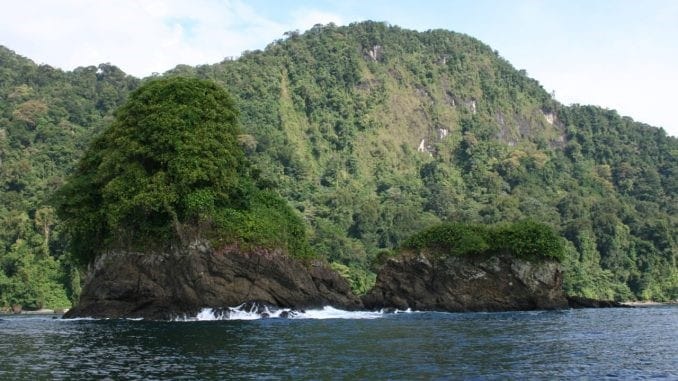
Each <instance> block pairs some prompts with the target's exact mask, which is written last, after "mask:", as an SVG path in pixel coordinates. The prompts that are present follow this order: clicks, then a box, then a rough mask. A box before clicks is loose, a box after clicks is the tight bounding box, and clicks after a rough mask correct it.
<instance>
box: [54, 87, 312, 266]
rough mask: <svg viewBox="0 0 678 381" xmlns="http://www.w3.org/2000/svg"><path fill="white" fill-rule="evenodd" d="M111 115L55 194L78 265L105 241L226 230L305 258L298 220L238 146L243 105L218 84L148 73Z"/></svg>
mask: <svg viewBox="0 0 678 381" xmlns="http://www.w3.org/2000/svg"><path fill="white" fill-rule="evenodd" d="M115 116H116V119H115V121H114V122H113V124H112V125H111V127H110V128H108V129H107V130H106V131H104V133H103V134H102V135H101V136H100V137H98V138H97V139H96V140H95V141H94V143H93V144H92V146H91V148H90V149H89V150H88V151H87V152H86V153H85V156H84V157H83V159H82V161H81V162H80V165H79V167H78V169H77V171H76V172H75V173H74V175H73V176H71V177H70V178H69V179H68V181H67V183H66V184H65V185H64V186H63V187H62V188H61V189H60V190H59V191H58V192H57V194H56V204H57V212H58V213H59V216H60V218H61V219H62V221H63V224H64V226H65V227H66V229H67V232H68V233H69V234H70V237H71V242H72V243H73V245H72V253H73V255H74V256H75V258H77V259H78V260H79V261H80V262H82V263H87V262H89V261H91V260H92V259H93V258H94V257H95V256H96V255H97V254H98V253H99V252H101V251H102V250H103V249H105V248H111V247H133V248H139V247H141V248H162V247H166V246H170V245H172V244H173V242H178V243H181V244H186V243H187V242H188V241H189V240H192V239H195V238H198V237H211V238H212V239H215V240H220V239H221V237H222V236H228V237H230V238H231V239H242V240H243V241H245V242H247V243H251V244H260V245H267V246H274V245H282V246H283V248H285V249H287V250H289V252H290V253H291V254H293V255H300V256H307V255H309V254H308V250H307V247H306V246H304V245H305V230H304V227H303V224H302V223H301V221H300V220H299V219H298V217H296V216H295V215H294V213H293V212H292V211H291V210H290V209H289V207H288V206H287V204H286V203H285V201H283V200H281V199H280V198H279V197H277V196H275V195H273V194H272V193H270V192H262V191H260V190H259V189H258V188H257V187H256V186H255V185H254V183H253V181H252V178H251V175H250V169H249V165H248V163H247V161H246V159H245V157H244V154H243V151H242V149H241V148H240V146H239V145H238V143H237V137H238V135H239V133H240V130H239V128H238V127H237V122H236V118H237V112H236V110H235V107H234V104H233V101H232V100H231V97H230V96H229V95H228V94H227V93H226V91H224V90H223V89H222V88H221V87H219V86H218V85H216V84H214V83H213V82H209V81H205V80H198V79H189V78H182V77H172V78H167V79H157V80H152V81H149V82H147V83H146V84H144V85H143V86H141V87H140V88H139V89H138V90H136V91H135V92H133V93H132V94H130V97H129V100H128V101H127V103H125V104H124V105H123V106H122V107H121V108H120V109H118V110H117V111H116V113H115ZM215 221H216V222H217V223H216V224H215V223H214V222H215ZM241 225H242V226H244V227H241Z"/></svg>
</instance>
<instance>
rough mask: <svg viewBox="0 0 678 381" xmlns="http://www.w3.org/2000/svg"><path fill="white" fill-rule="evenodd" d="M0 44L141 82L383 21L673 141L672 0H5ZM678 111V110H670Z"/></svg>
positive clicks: (676, 24)
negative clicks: (470, 46)
mask: <svg viewBox="0 0 678 381" xmlns="http://www.w3.org/2000/svg"><path fill="white" fill-rule="evenodd" d="M0 6H1V9H2V12H1V13H0V45H4V46H6V47H7V48H9V49H11V50H14V51H15V52H16V53H18V54H20V55H22V56H25V57H28V58H30V59H32V60H33V61H35V62H36V63H38V64H48V65H51V66H54V67H58V68H61V69H64V70H72V69H74V68H75V67H78V66H89V65H98V64H99V63H111V64H113V65H116V66H118V67H120V68H121V69H122V70H123V71H125V72H127V73H129V74H132V75H135V76H137V77H143V76H147V75H150V74H152V73H162V72H164V71H166V70H168V69H171V68H173V67H174V66H176V65H178V64H188V65H200V64H211V63H216V62H220V61H222V60H223V59H224V58H225V57H234V56H239V55H240V54H241V52H242V51H245V50H257V49H264V48H265V47H266V45H268V44H269V43H270V42H272V41H274V40H276V39H279V38H283V34H284V33H285V32H286V31H292V30H299V31H304V30H307V29H308V28H310V27H312V26H313V25H314V24H327V23H329V22H334V23H335V24H337V25H347V24H350V23H352V22H358V21H364V20H374V21H386V22H388V23H390V24H392V25H398V26H400V27H403V28H408V29H415V30H419V31H424V30H428V29H447V30H451V31H455V32H461V33H465V34H468V35H470V36H473V37H476V38H478V39H480V40H481V41H483V42H485V43H487V44H488V45H490V46H491V47H492V48H493V49H495V50H497V51H498V52H499V54H500V55H501V56H502V57H504V58H506V59H507V60H508V61H509V62H511V63H512V64H513V66H514V67H516V68H517V69H524V70H526V71H527V73H528V75H529V76H531V77H533V78H535V79H537V80H538V81H539V82H540V83H541V84H542V85H543V87H544V88H545V89H546V90H547V91H548V92H552V91H553V92H555V96H556V99H557V100H559V101H560V102H562V103H564V104H571V103H579V104H594V105H598V106H601V107H605V108H610V109H615V110H617V111H618V112H619V113H620V114H622V115H626V116H630V117H632V118H633V119H634V120H636V121H641V122H644V123H647V124H651V125H654V126H658V127H663V128H664V129H665V130H666V131H667V133H669V134H670V135H673V136H678V107H677V106H678V105H676V104H675V103H676V101H677V99H676V98H677V97H676V95H675V94H676V91H678V1H675V0H644V1H638V0H633V1H629V0H511V1H509V0H465V1H460V0H459V1H457V0H441V1H421V0H420V1H399V0H325V1H304V0H294V1H292V0H289V1H287V0H278V1H271V0H249V1H242V0H115V1H111V0H59V1H53V0H21V1H16V0H0ZM674 108H675V109H676V110H674Z"/></svg>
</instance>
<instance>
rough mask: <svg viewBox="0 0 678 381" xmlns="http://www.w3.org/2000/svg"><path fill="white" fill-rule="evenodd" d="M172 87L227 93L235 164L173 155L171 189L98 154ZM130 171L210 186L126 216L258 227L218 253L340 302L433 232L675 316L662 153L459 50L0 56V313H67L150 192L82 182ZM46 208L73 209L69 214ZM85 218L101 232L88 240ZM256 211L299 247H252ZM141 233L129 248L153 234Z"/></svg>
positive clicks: (323, 43)
mask: <svg viewBox="0 0 678 381" xmlns="http://www.w3.org/2000/svg"><path fill="white" fill-rule="evenodd" d="M174 77H191V78H198V79H201V80H205V82H201V83H203V84H204V86H208V87H209V88H210V89H212V90H209V91H215V92H216V93H219V94H220V92H221V91H222V90H218V89H217V88H216V87H210V86H212V85H207V83H211V84H216V86H217V87H219V88H220V89H225V90H226V91H227V92H228V93H230V96H229V95H225V96H226V97H228V98H229V99H230V100H229V101H228V102H232V104H233V109H234V110H239V114H238V112H235V111H234V112H233V115H232V116H233V119H232V120H231V121H219V122H215V123H216V124H220V123H221V125H222V126H223V128H225V129H227V130H228V131H229V132H228V134H230V135H228V136H225V137H224V142H225V144H226V145H227V146H228V147H230V146H233V145H237V146H238V147H239V149H240V151H238V152H242V156H243V157H242V158H241V157H239V156H238V155H236V156H238V157H222V156H220V153H222V151H223V149H222V148H223V147H215V146H209V147H204V148H203V152H205V155H206V156H201V154H200V153H199V152H195V151H194V150H190V149H189V150H187V151H186V152H185V153H186V155H188V156H186V158H187V160H186V161H185V162H183V163H178V164H177V168H178V169H177V172H172V170H171V169H170V168H165V167H162V166H157V165H159V163H160V162H161V161H162V160H160V161H157V160H156V159H158V158H155V157H152V153H148V152H147V153H144V154H148V155H151V156H148V157H149V158H150V159H152V160H151V161H146V162H143V161H141V162H136V163H135V162H134V157H136V156H135V155H136V154H138V152H134V150H135V147H134V146H133V144H134V142H133V141H126V142H125V144H127V143H130V144H131V145H129V146H125V145H116V144H117V143H119V142H121V141H122V140H120V139H118V140H116V134H117V133H118V132H120V131H122V130H124V129H125V128H126V126H129V125H125V123H131V125H134V123H137V122H138V121H135V120H134V118H137V117H138V118H137V119H139V118H141V117H140V115H142V114H143V112H144V111H143V107H142V108H138V109H134V107H135V106H134V105H135V104H136V105H138V102H136V101H135V99H136V100H137V101H138V100H139V99H141V98H139V97H143V94H144V93H146V96H149V97H151V98H152V99H155V100H156V101H158V102H159V104H160V105H161V106H159V107H167V104H164V106H162V105H163V103H162V102H163V97H162V96H160V95H158V94H159V93H154V91H161V90H159V89H158V88H157V87H156V88H155V90H153V89H154V87H153V85H152V83H154V81H155V82H156V83H162V81H160V82H158V81H159V80H161V79H163V78H174ZM179 82H181V81H179ZM142 86H143V88H142V89H141V90H139V91H136V90H137V89H139V88H140V87H142ZM144 88H145V89H146V90H143V89H144ZM149 89H151V90H149ZM135 91H136V92H135ZM216 93H215V94H216ZM639 96H640V95H639ZM135 97H136V98H135ZM128 101H129V102H128ZM201 107H202V106H201ZM116 110H118V111H116ZM170 114H171V113H170ZM236 114H238V115H237V117H236V116H235V115H236ZM121 115H122V116H125V115H127V116H129V117H128V118H127V117H126V118H122V119H121V118H120V117H121ZM135 115H136V116H135ZM196 117H197V116H196ZM121 120H124V121H125V122H121ZM222 122H223V123H222ZM116 131H118V132H116ZM209 133H210V134H211V133H213V132H209ZM130 139H132V140H134V139H145V137H143V136H141V135H140V136H137V137H133V138H130ZM196 139H197V138H196ZM123 140H124V139H123ZM161 140H162V139H161ZM167 140H168V141H171V140H172V137H171V136H168V139H167ZM159 141H160V140H159ZM88 147H98V148H97V149H93V148H88ZM229 152H234V151H233V150H230V151H229ZM156 154H158V155H161V154H162V152H156ZM191 155H193V156H191ZM209 157H212V158H213V159H214V160H223V161H224V162H228V163H231V164H233V165H235V166H238V165H243V166H245V167H246V168H247V169H246V171H247V172H248V173H251V174H252V176H253V177H252V178H253V180H252V181H251V182H249V183H248V182H245V183H242V184H241V185H238V186H233V184H235V183H233V182H232V181H231V180H232V179H233V177H232V176H231V175H230V174H229V173H224V174H223V175H224V177H223V184H222V185H223V186H222V185H219V184H220V182H219V181H220V180H218V179H217V178H216V177H215V178H212V177H214V175H216V173H211V172H210V170H209V168H212V167H210V164H209V163H205V162H203V160H207V158H209ZM193 159H195V160H194V161H195V163H193V164H191V163H190V162H189V161H191V160H193ZM245 159H246V160H245ZM153 160H156V161H153ZM116 161H117V162H116ZM245 162H246V164H242V163H245ZM87 163H89V166H88V164H87ZM149 163H150V164H149ZM203 164H204V165H203ZM139 165H141V166H144V165H151V166H152V167H153V168H155V169H154V171H155V172H153V173H156V174H157V176H158V178H157V179H156V180H158V181H159V183H162V184H164V185H163V186H167V187H173V188H172V189H171V192H174V190H176V189H180V188H181V187H182V186H184V184H187V183H191V182H192V181H193V183H191V184H196V181H197V182H200V181H203V180H205V179H209V181H210V182H211V184H213V185H214V184H217V185H218V187H217V188H214V189H217V190H218V192H216V193H215V192H214V189H212V188H211V189H207V188H205V190H203V191H200V192H194V193H190V192H189V193H187V194H183V193H181V192H179V193H173V196H172V195H168V197H175V198H174V199H172V200H173V201H172V200H169V199H168V200H169V201H171V202H168V203H166V204H162V205H155V206H152V205H150V206H149V205H145V206H146V207H149V208H151V209H153V208H155V209H153V210H161V209H162V210H163V211H162V213H166V214H167V215H168V216H172V213H175V214H176V216H181V218H183V219H184V220H185V221H190V220H191V218H196V216H200V215H201V213H203V214H204V213H214V210H215V209H213V206H214V205H220V206H222V207H226V209H228V210H230V212H229V213H231V214H234V213H235V215H238V216H240V217H239V218H241V219H243V220H247V221H250V222H251V223H252V224H254V225H255V226H258V228H257V229H255V230H256V231H257V233H256V234H254V235H252V234H250V233H251V231H250V233H248V231H241V230H237V229H235V228H233V227H230V228H231V232H232V233H233V235H234V237H240V238H241V239H243V237H245V238H247V237H249V238H251V241H252V242H253V243H261V242H263V243H264V244H265V243H266V242H268V243H281V242H283V243H284V242H287V244H289V245H290V246H288V248H289V249H290V251H295V250H301V251H303V255H304V256H306V255H316V256H319V257H322V258H325V259H326V260H328V261H329V262H331V263H332V265H333V267H334V268H335V269H337V270H338V271H339V272H340V273H341V274H342V275H344V276H346V277H347V278H348V279H349V280H350V282H351V284H352V286H353V288H354V290H355V291H356V292H357V293H363V292H365V291H367V290H368V289H369V288H370V287H371V285H372V284H373V282H374V278H375V271H376V269H377V267H378V266H379V264H380V263H382V262H383V259H384V258H385V257H388V256H389V255H392V254H393V253H394V252H395V251H396V250H398V248H401V247H405V246H407V245H416V244H417V242H419V241H417V240H418V239H419V240H421V237H422V234H423V235H426V234H431V232H432V231H433V232H435V231H436V230H435V229H442V228H441V226H442V227H443V228H444V227H447V229H461V228H460V227H459V226H461V225H459V224H468V225H467V226H471V227H474V226H475V227H476V228H478V229H480V228H479V226H509V227H510V226H514V225H510V224H511V223H515V222H516V221H525V222H518V223H517V224H516V225H520V224H521V223H523V224H528V225H529V224H533V222H530V221H539V222H540V223H541V224H546V225H548V227H549V229H547V231H548V232H551V231H553V232H555V234H557V235H558V236H559V237H562V238H563V240H562V243H563V245H562V247H560V246H558V248H557V256H558V257H559V258H561V260H562V262H563V264H564V266H565V269H566V272H565V284H564V286H565V289H566V292H567V293H569V294H571V295H581V296H586V297H590V298H601V299H616V300H660V301H662V300H675V299H677V298H678V266H677V264H676V260H677V257H678V243H677V242H676V237H678V234H677V233H678V219H677V216H678V214H677V210H676V209H677V207H678V202H677V200H676V195H677V194H678V139H676V138H675V137H671V136H667V134H666V132H665V131H664V130H663V129H661V128H657V127H652V126H648V125H646V124H643V123H640V122H636V121H634V120H633V119H631V118H629V117H625V116H620V115H619V114H618V113H617V112H616V111H614V110H608V109H603V108H600V107H596V106H583V105H571V106H566V105H562V104H560V103H559V102H557V101H556V100H555V99H553V97H552V95H551V94H549V93H548V92H547V91H545V90H544V88H543V87H542V86H541V85H540V84H539V82H538V81H536V80H535V79H532V78H530V77H529V76H528V74H527V73H526V72H525V71H523V70H517V69H515V68H514V67H513V66H512V65H511V64H510V63H509V62H507V61H506V60H505V59H503V58H502V57H501V56H500V55H499V54H498V52H496V51H494V50H492V48H490V47H489V46H487V45H485V44H483V43H482V42H480V41H478V40H476V39H474V38H472V37H469V36H466V35H463V34H458V33H454V32H450V31H445V30H431V31H426V32H416V31H411V30H406V29H401V28H399V27H396V26H391V25H388V24H386V23H378V22H362V23H356V24H351V25H349V26H341V27H340V26H336V25H333V24H329V25H316V26H315V27H313V28H312V29H310V30H309V31H307V32H305V33H303V34H301V33H299V32H296V31H295V32H288V33H286V34H285V36H284V37H283V38H281V39H280V40H277V41H274V42H272V43H271V44H269V45H268V46H267V47H265V48H264V49H263V50H257V51H246V52H243V54H242V56H241V57H239V58H238V59H234V60H233V59H226V60H224V61H223V62H220V63H216V64H211V65H202V66H198V67H191V66H186V65H179V66H177V67H175V68H174V69H172V70H170V71H168V72H166V73H164V74H163V75H155V76H152V77H149V78H144V79H138V78H134V77H132V76H129V75H126V74H125V73H124V72H122V71H121V70H120V69H119V68H117V67H115V66H114V65H112V64H108V63H107V64H101V65H98V66H85V67H79V68H76V69H75V70H73V71H62V70H59V69H55V68H52V67H50V66H49V65H45V64H41V65H38V64H35V63H34V62H33V61H31V60H30V59H28V58H24V57H21V56H19V55H17V54H15V53H14V52H13V51H11V50H9V49H8V48H5V47H1V46H0V189H1V191H0V308H8V307H10V306H14V305H21V306H24V308H41V307H49V308H57V307H59V308H63V307H68V306H70V305H71V303H73V301H75V300H77V297H78V294H79V292H80V282H81V275H82V274H83V273H84V271H86V267H87V265H86V263H87V260H88V258H89V257H88V255H91V253H90V252H88V251H87V250H88V248H91V247H92V245H96V244H97V243H101V244H104V243H105V242H106V240H107V239H108V238H110V237H111V236H110V235H107V234H108V233H107V232H109V231H110V229H114V228H116V226H133V225H134V224H135V223H138V220H137V219H136V218H135V213H140V209H139V206H140V205H141V206H142V207H143V206H144V204H143V197H141V198H136V201H134V202H137V204H134V202H132V201H130V202H129V203H128V202H127V201H128V200H131V199H130V198H129V197H128V196H129V195H128V194H127V193H126V192H140V194H142V195H143V193H144V192H152V191H154V190H153V189H151V187H147V186H146V185H144V184H138V183H135V184H136V185H135V187H133V188H134V189H131V188H129V187H125V186H121V187H119V188H116V189H113V188H110V189H108V188H107V189H105V190H102V189H101V188H97V181H101V179H102V178H103V177H105V176H120V178H121V179H122V180H121V181H123V183H121V184H119V185H124V181H131V182H132V183H134V180H135V176H136V174H135V172H134V171H135V170H137V169H138V166H139ZM192 165H193V166H194V167H192ZM135 166H137V167H135ZM182 166H183V167H182ZM122 167H125V168H127V169H123V170H121V169H120V168H122ZM245 167H243V168H245ZM97 168H98V169H97ZM135 168H136V169H135ZM191 168H193V169H195V173H194V171H192V170H191ZM95 169H96V170H95ZM146 169H148V168H146ZM243 170H245V169H243ZM97 171H99V172H97ZM116 171H118V172H116ZM121 171H122V172H121ZM186 171H188V172H186ZM83 176H84V177H83ZM219 176H221V174H219ZM229 176H230V177H229ZM74 179H80V180H78V181H80V182H78V181H74ZM87 179H89V180H87ZM168 179H170V180H168ZM201 179H202V180H201ZM99 184H100V183H99ZM64 185H65V186H64ZM242 187H246V188H247V187H249V188H247V189H250V190H252V189H255V190H256V191H255V192H254V193H252V194H255V195H256V196H252V198H251V199H249V200H247V205H249V206H243V205H237V202H235V201H234V200H236V199H237V197H235V196H234V195H237V194H238V191H239V189H242ZM59 189H62V190H61V191H59V192H57V190H59ZM155 191H157V189H156V190H155ZM222 191H223V192H222ZM69 192H70V193H69ZM97 192H99V193H97ZM101 192H110V193H109V194H108V196H107V197H108V198H107V200H109V201H110V203H108V204H105V205H104V204H102V205H101V207H102V208H103V209H101V210H98V209H96V208H95V205H96V203H92V200H91V199H90V200H87V198H88V197H103V194H102V193H101ZM171 192H170V193H171ZM65 194H70V197H69V198H68V199H69V200H73V199H74V197H75V196H80V198H79V200H80V202H81V204H78V205H79V207H84V206H87V205H89V209H87V208H84V209H78V207H76V208H70V207H73V206H74V204H73V205H70V207H69V204H68V203H67V202H66V201H65V200H66V198H64V195H65ZM76 198H77V197H76ZM256 205H263V206H262V208H257V207H256ZM288 205H289V207H291V208H289V207H288ZM76 206H77V205H76ZM168 206H169V207H168ZM69 208H70V209H69ZM163 208H164V209H163ZM266 208H269V209H266ZM270 208H273V209H270ZM222 209H223V208H222ZM69 210H70V211H71V212H75V213H70V214H69ZM79 210H85V211H89V212H88V213H89V214H88V213H80V212H78V211H79ZM102 210H105V211H106V213H109V214H110V215H115V216H116V218H117V219H115V218H114V219H109V220H106V221H104V220H101V219H100V218H101V215H100V214H98V213H99V212H101V211H102ZM267 210H268V211H270V210H276V211H279V214H278V217H279V218H280V219H282V220H281V221H290V224H291V225H290V226H300V227H301V228H300V229H301V230H303V231H299V229H291V231H292V233H290V234H291V235H290V236H289V237H282V238H281V237H269V236H267V235H266V234H264V233H262V231H265V228H266V226H268V225H267V222H266V221H271V220H266V219H265V218H263V216H267V215H269V214H270V213H268V212H267ZM57 212H59V213H57ZM102 213H103V212H102ZM177 213H178V214H177ZM257 216H260V217H262V218H258V217H257ZM78 217H81V219H80V220H78ZM212 217H214V218H213V220H214V221H217V222H218V221H219V218H218V217H219V216H218V215H216V214H215V215H212ZM135 221H136V222H135ZM258 221H259V222H261V223H260V224H257V223H258ZM92 222H93V223H92ZM129 224H131V225H129ZM297 224H298V225H297ZM144 227H145V228H148V229H150V230H147V231H141V232H140V233H141V234H146V235H148V236H150V235H155V234H156V233H160V234H161V235H162V234H163V232H164V233H166V232H167V229H169V228H171V227H168V226H166V225H157V226H155V225H153V224H150V225H144ZM451 227H452V228H451ZM223 228H224V229H227V228H229V227H228V226H225V227H223ZM107 229H108V230H107ZM154 229H155V230H154ZM431 229H432V230H431ZM488 229H489V228H488ZM506 229H508V230H510V229H509V228H506ZM540 229H541V228H538V230H539V231H543V229H541V230H540ZM142 230H143V229H142ZM462 230H463V229H462ZM78 234H80V235H79V236H78ZM248 234H250V235H249V236H248ZM507 234H508V233H507ZM73 236H77V237H79V239H78V240H76V241H77V242H75V243H74V244H69V239H68V237H73ZM107 237H108V238H107ZM295 237H296V238H299V237H303V239H301V238H299V240H296V241H295V239H296V238H295ZM306 237H307V240H308V241H306ZM549 237H550V236H549ZM234 239H235V238H234ZM267 239H269V241H266V240H267ZM295 242H296V243H295ZM306 242H308V244H306ZM295 245H296V246H295ZM299 245H301V246H299ZM307 245H308V247H307Z"/></svg>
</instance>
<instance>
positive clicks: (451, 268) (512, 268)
mask: <svg viewBox="0 0 678 381" xmlns="http://www.w3.org/2000/svg"><path fill="white" fill-rule="evenodd" d="M562 282H563V273H562V269H561V266H560V265H559V264H558V263H557V262H554V261H540V262H530V261H526V260H522V259H517V258H514V257H510V256H494V257H489V258H487V257H476V258H471V257H448V258H444V259H431V258H430V257H428V256H425V255H415V254H411V255H406V256H403V257H399V258H393V259H390V260H389V261H388V262H387V263H386V264H385V265H384V267H383V268H382V269H381V271H380V272H379V274H378V276H377V283H376V285H375V287H374V289H372V290H371V291H370V292H369V293H368V294H367V295H365V296H364V297H363V303H364V305H365V307H366V308H371V309H376V308H398V309H407V308H411V309H413V310H435V311H510V310H535V309H558V308H567V307H568V303H567V299H566V298H565V294H564V293H563V290H562Z"/></svg>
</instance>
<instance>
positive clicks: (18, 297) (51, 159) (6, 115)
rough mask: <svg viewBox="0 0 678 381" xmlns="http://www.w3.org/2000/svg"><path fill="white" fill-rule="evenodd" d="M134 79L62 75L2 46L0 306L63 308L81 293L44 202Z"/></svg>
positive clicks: (92, 72) (96, 71)
mask: <svg viewBox="0 0 678 381" xmlns="http://www.w3.org/2000/svg"><path fill="white" fill-rule="evenodd" d="M138 82H139V81H138V80H137V79H134V78H132V77H129V76H127V75H125V74H124V73H123V72H122V71H120V70H119V69H118V68H116V67H115V66H111V65H109V64H102V65H99V66H98V67H94V66H90V67H83V68H78V69H76V70H74V71H72V72H63V71H61V70H57V69H54V68H52V67H50V66H47V65H36V64H35V63H34V62H32V61H30V60H28V59H26V58H23V57H20V56H18V55H16V54H15V53H14V52H12V51H10V50H8V49H6V48H4V47H1V46H0V189H1V190H0V307H3V306H8V305H13V304H18V305H23V306H25V307H34V308H40V307H47V306H49V307H65V306H68V305H70V301H69V298H71V299H72V298H73V297H74V296H75V295H74V293H77V290H78V288H79V285H78V274H77V271H75V269H74V268H73V267H72V266H70V265H69V262H68V261H67V260H64V259H65V258H64V251H63V250H64V248H63V242H62V240H61V239H60V235H59V225H58V223H57V221H56V216H55V213H54V209H53V208H52V207H51V206H50V204H49V202H48V199H49V197H50V196H51V194H52V193H53V192H54V190H56V189H57V188H58V187H59V186H60V185H61V184H62V183H63V179H64V177H65V175H66V174H67V173H68V172H70V171H71V170H72V168H73V166H74V165H75V163H76V161H77V159H79V158H80V155H81V154H82V153H83V151H84V148H85V147H86V146H87V144H88V143H89V141H90V140H91V137H92V136H93V135H95V134H96V133H97V132H98V131H100V130H101V129H102V128H103V126H105V125H106V124H108V123H109V119H108V115H109V114H110V112H111V111H112V110H113V109H115V108H116V107H117V106H118V105H119V104H120V103H121V102H122V100H124V99H125V97H126V96H127V93H128V92H129V91H130V89H132V88H134V87H136V86H137V84H138Z"/></svg>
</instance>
